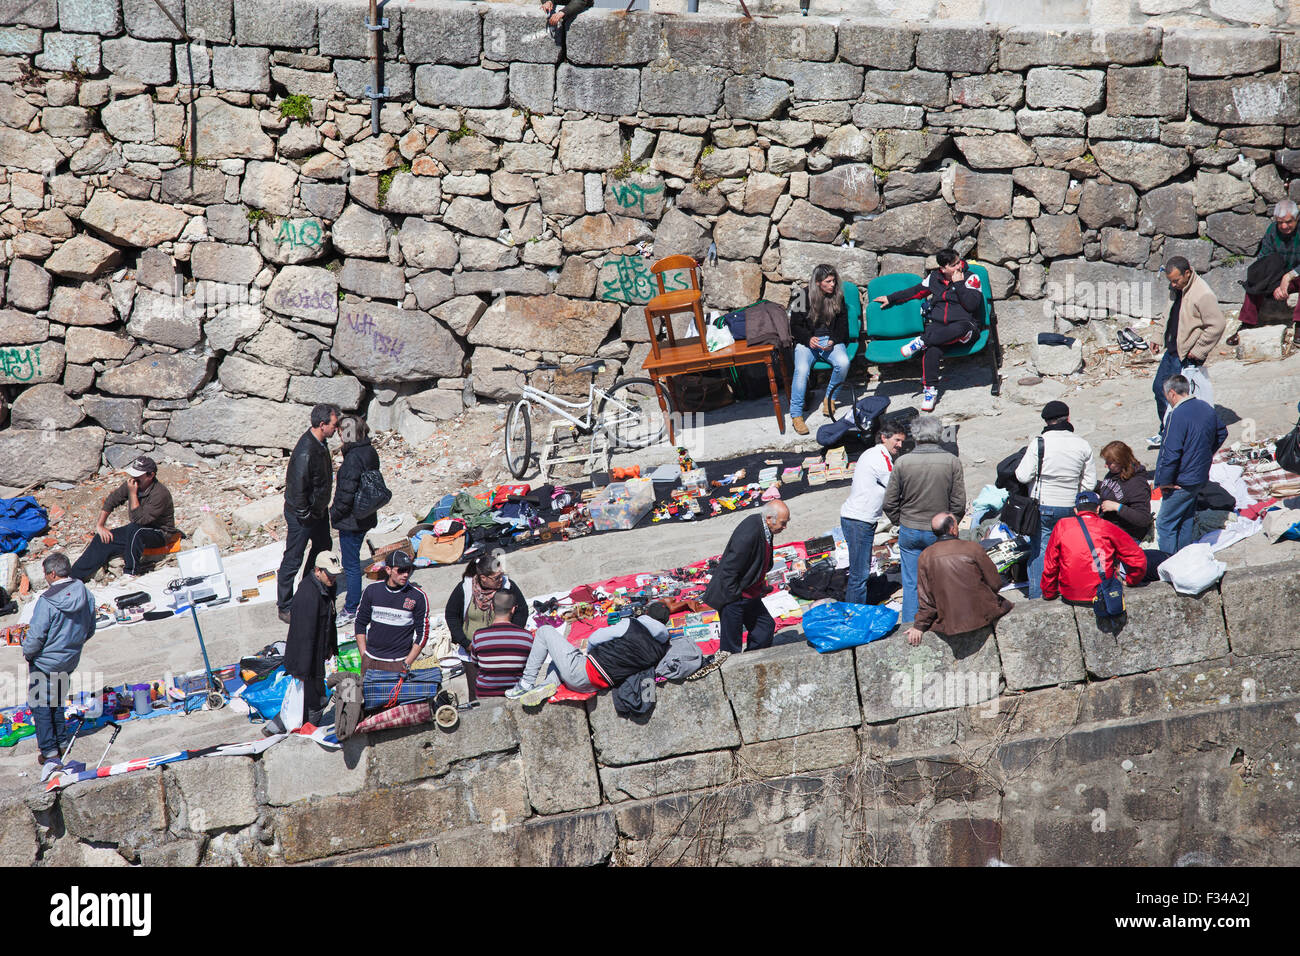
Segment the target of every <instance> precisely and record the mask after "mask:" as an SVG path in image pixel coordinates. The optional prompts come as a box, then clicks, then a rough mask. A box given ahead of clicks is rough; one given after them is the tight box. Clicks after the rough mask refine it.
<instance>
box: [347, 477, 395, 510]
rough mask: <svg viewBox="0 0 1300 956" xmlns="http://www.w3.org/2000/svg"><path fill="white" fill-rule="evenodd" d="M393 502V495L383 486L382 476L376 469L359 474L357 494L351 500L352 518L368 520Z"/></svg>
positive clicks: (386, 486)
mask: <svg viewBox="0 0 1300 956" xmlns="http://www.w3.org/2000/svg"><path fill="white" fill-rule="evenodd" d="M392 500H393V493H392V492H391V491H389V490H388V485H386V484H384V476H383V475H381V474H380V473H379V469H378V468H372V469H370V470H369V471H363V472H362V473H361V479H360V481H358V482H357V494H356V497H355V498H353V499H352V517H354V518H369V517H370V516H371V515H372V514H374V513H375V512H376V511H378V510H379V509H380V508H382V507H383V506H384V505H386V504H388V502H390V501H392Z"/></svg>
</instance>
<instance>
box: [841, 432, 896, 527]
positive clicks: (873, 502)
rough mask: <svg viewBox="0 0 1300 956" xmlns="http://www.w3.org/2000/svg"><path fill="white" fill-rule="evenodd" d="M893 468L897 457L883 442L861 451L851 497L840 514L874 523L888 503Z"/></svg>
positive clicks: (855, 470) (842, 516)
mask: <svg viewBox="0 0 1300 956" xmlns="http://www.w3.org/2000/svg"><path fill="white" fill-rule="evenodd" d="M893 470H894V459H893V458H892V457H891V456H890V454H889V452H888V451H887V450H886V449H885V446H884V445H872V446H871V447H870V448H868V449H867V450H866V451H864V452H863V453H862V454H861V455H859V456H858V464H857V466H856V467H855V468H854V469H853V487H852V488H851V489H850V490H849V497H848V500H847V501H845V502H844V506H843V507H842V508H840V517H841V518H852V519H853V520H855V521H866V522H868V523H872V524H874V523H875V522H877V521H879V520H880V515H881V513H882V512H883V510H884V506H885V489H886V488H888V487H889V474H890V472H892V471H893Z"/></svg>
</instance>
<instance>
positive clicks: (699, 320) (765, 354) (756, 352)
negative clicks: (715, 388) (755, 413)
mask: <svg viewBox="0 0 1300 956" xmlns="http://www.w3.org/2000/svg"><path fill="white" fill-rule="evenodd" d="M699 268H700V264H699V263H698V262H696V261H695V260H694V259H692V258H691V257H690V256H681V255H678V256H668V257H667V258H664V259H660V260H659V261H658V262H656V263H655V264H654V265H653V266H651V267H650V272H651V274H652V275H654V277H655V281H656V282H657V283H658V286H659V294H658V295H656V296H655V297H654V298H653V299H651V300H650V302H649V303H648V304H647V305H646V307H645V318H646V325H647V326H648V327H649V330H650V354H649V355H648V356H647V357H646V360H645V363H644V364H643V365H642V369H643V370H644V371H645V372H646V374H648V375H649V376H650V378H651V379H652V380H653V381H654V382H655V383H656V384H657V383H658V382H659V380H660V379H661V378H663V379H667V380H668V381H667V385H668V389H669V391H670V393H671V394H672V398H673V403H674V405H675V406H680V404H681V403H680V400H679V399H678V396H677V392H676V389H675V388H674V387H673V381H672V380H673V377H674V376H677V375H687V374H692V373H698V372H709V371H716V370H718V369H730V368H735V367H737V366H741V365H759V364H763V365H766V366H767V381H768V387H769V388H770V389H771V393H772V409H773V411H774V412H775V413H776V423H777V427H778V428H779V429H780V430H781V433H782V434H785V416H784V414H783V413H782V411H781V398H780V392H781V391H786V392H788V391H789V388H788V386H787V385H786V377H785V375H784V374H782V375H781V383H780V385H779V386H778V384H777V373H776V365H777V354H778V353H777V350H776V347H775V346H773V345H750V344H749V343H747V342H745V341H744V340H741V341H738V342H736V343H735V344H733V345H728V346H727V347H726V348H723V349H719V350H718V351H716V352H710V351H709V347H708V342H707V338H708V336H707V330H706V327H705V324H704V309H703V307H702V305H701V302H700V283H699V278H698V274H699ZM683 271H684V272H686V273H687V275H688V276H689V281H690V285H689V287H683V288H677V289H668V288H666V284H665V282H664V275H665V274H666V273H673V272H683ZM683 312H690V313H691V314H692V318H693V320H694V324H695V331H696V337H694V338H684V339H681V340H680V341H679V340H678V339H677V336H676V333H675V332H674V330H673V316H674V315H678V314H680V313H683ZM660 319H662V320H663V323H664V326H665V333H666V335H667V338H668V341H667V342H666V343H664V342H660V341H659V330H658V328H657V326H658V322H659V320H660ZM783 373H784V369H783ZM659 403H660V405H661V406H662V405H663V396H662V394H661V395H660V398H659ZM663 411H664V417H665V418H666V419H667V420H668V441H669V442H675V441H676V440H677V439H676V432H675V430H674V423H673V419H672V416H671V415H670V414H669V410H668V409H667V408H664V409H663Z"/></svg>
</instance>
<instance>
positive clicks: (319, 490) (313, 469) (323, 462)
mask: <svg viewBox="0 0 1300 956" xmlns="http://www.w3.org/2000/svg"><path fill="white" fill-rule="evenodd" d="M333 484H334V463H333V462H332V461H330V453H329V451H328V450H327V449H326V448H325V445H324V444H323V443H322V442H319V441H317V440H316V436H315V435H313V434H312V433H311V430H310V429H308V430H307V431H305V432H303V434H302V437H301V438H299V439H298V444H296V445H294V446H293V454H292V455H290V456H289V470H288V472H287V473H286V474H285V478H284V506H285V508H286V509H287V510H289V511H291V512H293V513H294V514H295V515H297V516H298V518H299V519H300V520H303V521H306V520H309V519H314V520H319V519H321V518H324V517H325V516H326V515H328V514H329V508H330V488H331V486H332V485H333Z"/></svg>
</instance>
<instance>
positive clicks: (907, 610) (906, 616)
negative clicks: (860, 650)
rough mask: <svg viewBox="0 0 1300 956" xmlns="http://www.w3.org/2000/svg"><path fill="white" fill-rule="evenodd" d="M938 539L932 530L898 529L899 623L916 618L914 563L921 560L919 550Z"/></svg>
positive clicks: (906, 622)
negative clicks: (900, 584)
mask: <svg viewBox="0 0 1300 956" xmlns="http://www.w3.org/2000/svg"><path fill="white" fill-rule="evenodd" d="M938 540H939V536H938V535H936V534H935V533H934V532H933V531H922V530H921V529H919V528H907V527H902V528H899V529H898V554H899V563H901V564H902V566H903V611H902V613H901V614H900V616H899V618H898V622H899V623H900V624H908V623H910V622H912V621H914V620H916V608H917V604H918V603H919V602H918V601H917V599H916V563H917V562H918V561H919V560H921V552H922V551H924V550H925V549H926V548H928V547H930V545H932V544H934V543H935V542H936V541H938Z"/></svg>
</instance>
